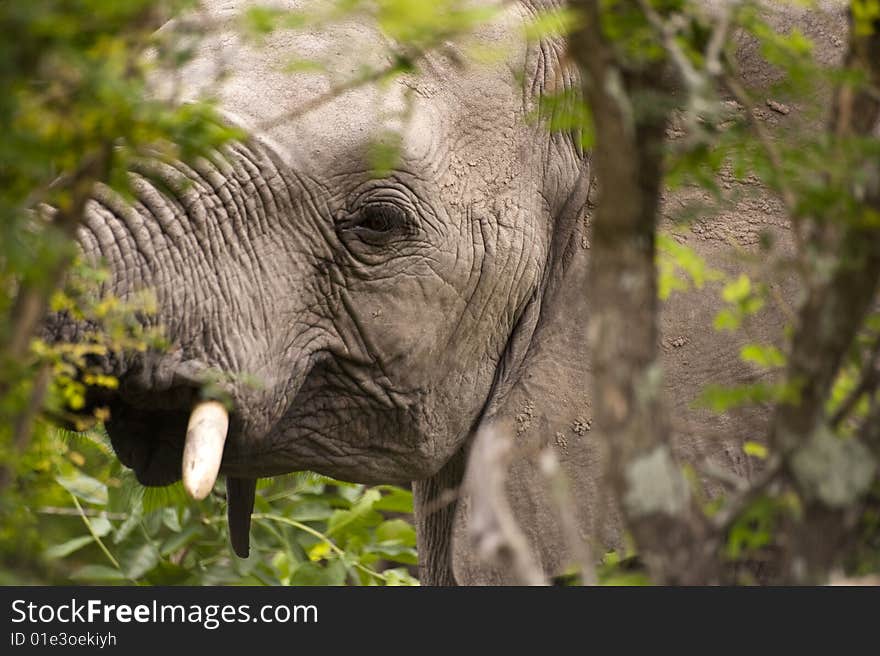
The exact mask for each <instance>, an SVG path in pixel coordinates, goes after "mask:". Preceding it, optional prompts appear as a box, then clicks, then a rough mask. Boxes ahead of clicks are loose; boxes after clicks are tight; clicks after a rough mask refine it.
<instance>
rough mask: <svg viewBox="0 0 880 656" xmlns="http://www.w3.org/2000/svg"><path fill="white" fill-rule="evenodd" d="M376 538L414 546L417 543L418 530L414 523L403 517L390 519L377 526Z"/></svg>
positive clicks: (380, 540)
mask: <svg viewBox="0 0 880 656" xmlns="http://www.w3.org/2000/svg"><path fill="white" fill-rule="evenodd" d="M376 540H377V541H379V542H394V543H396V544H402V545H404V546H407V547H414V546H415V545H416V530H415V528H413V526H412V524H410V523H409V522H407V521H405V520H403V519H389V520H387V521H384V522H382V523H381V524H379V526H377V527H376Z"/></svg>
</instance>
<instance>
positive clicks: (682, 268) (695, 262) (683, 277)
mask: <svg viewBox="0 0 880 656" xmlns="http://www.w3.org/2000/svg"><path fill="white" fill-rule="evenodd" d="M657 269H658V294H659V296H660V299H661V300H666V299H668V298H669V296H670V295H671V294H672V292H673V291H687V290H688V289H690V287H691V285H693V286H694V287H695V288H697V289H702V288H703V286H704V285H705V284H706V283H707V282H710V281H712V282H714V281H718V280H722V279H723V278H724V274H723V273H721V272H720V271H718V270H716V269H713V268H711V267H710V266H708V265H707V264H706V261H705V260H704V259H703V258H702V257H700V256H699V255H698V254H697V252H696V251H694V250H693V249H692V248H690V247H688V246H685V245H684V244H680V243H678V242H677V241H676V240H675V239H674V238H673V237H672V236H670V235H668V234H666V233H660V234H658V235H657Z"/></svg>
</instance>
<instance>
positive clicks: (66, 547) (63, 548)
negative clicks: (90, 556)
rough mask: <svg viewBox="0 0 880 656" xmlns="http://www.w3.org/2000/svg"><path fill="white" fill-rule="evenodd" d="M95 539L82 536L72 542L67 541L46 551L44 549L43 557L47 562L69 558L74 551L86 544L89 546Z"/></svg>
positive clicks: (89, 536)
mask: <svg viewBox="0 0 880 656" xmlns="http://www.w3.org/2000/svg"><path fill="white" fill-rule="evenodd" d="M94 541H95V539H94V538H93V537H92V536H91V535H83V536H81V537H78V538H73V539H72V540H68V541H67V542H63V543H61V544H54V545H52V546H51V547H49V548H48V549H46V551H45V552H43V553H44V555H45V556H46V558H48V559H49V560H55V559H57V558H65V557H66V556H69V555H70V554H72V553H73V552H74V551H77V550H78V549H82V548H83V547H84V546H86V545H87V544H91V543H92V542H94Z"/></svg>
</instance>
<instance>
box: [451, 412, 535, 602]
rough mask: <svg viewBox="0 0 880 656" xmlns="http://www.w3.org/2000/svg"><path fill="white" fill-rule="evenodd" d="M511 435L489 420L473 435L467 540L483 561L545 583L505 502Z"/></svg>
mask: <svg viewBox="0 0 880 656" xmlns="http://www.w3.org/2000/svg"><path fill="white" fill-rule="evenodd" d="M512 434H513V433H512V431H503V430H502V429H501V427H499V426H498V425H496V424H493V423H489V424H488V425H483V426H481V427H480V429H479V430H478V431H477V435H476V437H475V438H474V445H473V447H472V449H471V452H470V458H469V461H468V468H469V470H470V471H471V472H479V474H478V475H471V476H468V478H467V485H468V487H469V492H470V493H471V506H470V518H469V519H470V521H469V523H468V528H469V531H470V542H471V544H472V545H473V547H474V549H475V550H476V551H477V553H478V554H479V556H480V557H481V558H482V559H483V560H485V561H486V562H489V563H493V564H496V565H498V566H500V567H502V568H504V569H509V570H511V571H512V572H513V573H514V575H515V577H516V578H517V579H518V580H519V581H520V582H521V583H522V584H523V585H547V580H546V578H545V576H544V572H543V570H542V569H541V567H540V565H539V564H538V561H537V559H536V558H535V557H534V555H533V554H532V550H531V547H530V546H529V543H528V541H527V540H526V537H525V535H523V533H522V531H521V530H520V528H519V525H518V524H517V521H516V518H515V517H514V515H513V511H512V510H511V508H510V505H509V504H508V502H507V493H506V491H505V482H506V480H507V470H508V467H509V464H510V453H511V442H512Z"/></svg>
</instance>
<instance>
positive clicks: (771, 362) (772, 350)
mask: <svg viewBox="0 0 880 656" xmlns="http://www.w3.org/2000/svg"><path fill="white" fill-rule="evenodd" d="M739 357H740V359H742V361H743V362H751V363H752V364H756V365H758V366H759V367H765V368H767V369H775V368H777V367H782V366H784V365H785V355H783V354H782V351H780V350H779V349H778V348H776V347H775V346H770V345H766V344H746V345H745V346H743V347H742V349H741V350H740V352H739Z"/></svg>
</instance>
